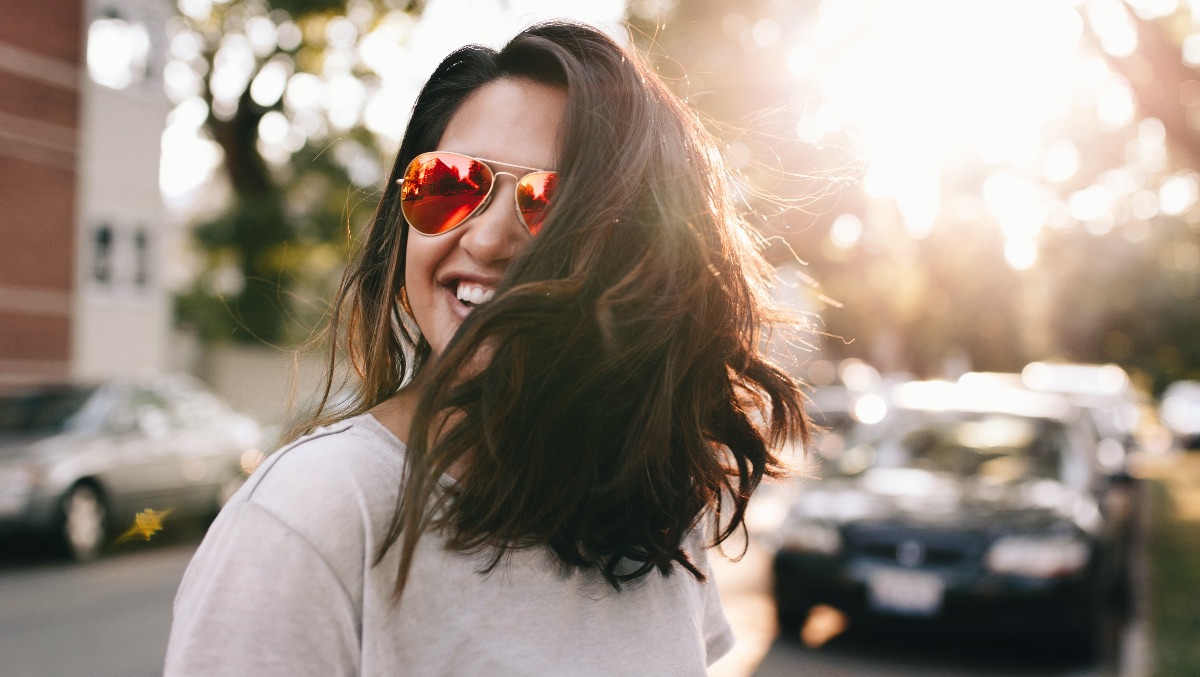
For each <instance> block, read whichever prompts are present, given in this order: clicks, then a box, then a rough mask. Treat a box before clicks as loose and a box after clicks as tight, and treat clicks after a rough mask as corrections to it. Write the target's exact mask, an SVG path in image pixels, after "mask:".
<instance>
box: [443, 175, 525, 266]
mask: <svg viewBox="0 0 1200 677" xmlns="http://www.w3.org/2000/svg"><path fill="white" fill-rule="evenodd" d="M514 191H516V179H514V178H513V177H511V176H507V175H503V176H500V177H497V179H496V185H495V186H493V187H492V194H491V196H490V197H489V198H488V203H487V204H486V205H484V206H483V209H481V210H480V211H478V212H476V213H475V215H474V216H472V217H471V218H470V219H469V220H468V221H467V222H466V223H464V224H463V227H464V228H466V232H464V233H463V235H462V238H461V239H460V240H459V246H460V247H462V248H463V249H464V250H465V251H466V252H467V253H468V254H470V255H471V257H472V258H474V259H475V260H476V261H478V262H479V263H481V264H496V263H503V264H506V263H507V262H508V261H509V260H511V259H513V258H514V257H516V255H517V254H518V253H520V251H521V249H523V248H524V247H525V245H526V244H528V243H529V240H530V238H531V236H530V234H529V231H528V230H526V228H525V226H524V224H522V223H521V220H520V218H519V217H518V216H517V208H516V201H515V198H514Z"/></svg>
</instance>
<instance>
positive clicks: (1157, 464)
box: [1123, 451, 1200, 677]
mask: <svg viewBox="0 0 1200 677" xmlns="http://www.w3.org/2000/svg"><path fill="white" fill-rule="evenodd" d="M1138 475H1139V476H1140V477H1142V478H1143V479H1144V481H1145V482H1146V484H1147V486H1146V492H1145V495H1146V499H1147V504H1146V508H1147V510H1146V511H1145V512H1146V513H1147V520H1148V521H1149V524H1148V528H1147V529H1146V530H1145V538H1146V560H1147V566H1146V567H1145V571H1146V579H1147V580H1146V583H1147V585H1146V588H1147V591H1148V594H1147V600H1146V604H1147V607H1148V609H1147V614H1146V616H1147V642H1146V644H1147V646H1148V650H1147V651H1146V652H1145V653H1146V656H1145V662H1144V665H1141V666H1136V667H1138V668H1140V670H1136V671H1131V672H1128V673H1123V674H1128V675H1130V676H1131V677H1141V676H1142V675H1155V676H1156V677H1186V676H1191V675H1197V674H1200V605H1197V603H1196V600H1200V453H1196V452H1194V451H1193V452H1185V451H1174V452H1171V453H1168V454H1163V455H1161V456H1155V457H1152V458H1148V459H1146V460H1145V462H1144V463H1142V464H1140V465H1139V467H1138Z"/></svg>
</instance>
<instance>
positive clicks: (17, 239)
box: [0, 0, 170, 385]
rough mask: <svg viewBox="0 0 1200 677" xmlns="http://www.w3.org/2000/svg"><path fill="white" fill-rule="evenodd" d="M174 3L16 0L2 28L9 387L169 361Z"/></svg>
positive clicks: (0, 376) (1, 281)
mask: <svg viewBox="0 0 1200 677" xmlns="http://www.w3.org/2000/svg"><path fill="white" fill-rule="evenodd" d="M169 11H170V5H169V4H168V3H163V2H153V1H147V2H136V1H130V0H102V1H96V0H14V1H13V2H10V3H6V7H5V13H4V20H3V21H0V385H2V384H5V383H28V382H47V381H62V380H67V379H72V378H74V379H95V378H103V377H107V376H112V375H119V374H125V373H131V372H136V371H156V370H161V369H162V368H164V366H165V365H166V364H167V363H168V355H167V349H168V341H169V327H170V300H169V295H168V293H167V291H166V289H165V287H164V285H163V281H162V275H161V269H160V263H159V262H160V261H161V260H162V256H161V253H160V252H161V248H162V243H161V240H162V237H163V233H164V232H165V224H164V220H165V219H164V210H163V206H162V199H161V196H160V192H159V182H158V167H159V158H160V154H161V151H160V147H161V139H162V130H163V125H164V121H165V118H166V113H167V110H168V105H169V104H168V101H167V98H166V96H165V94H164V92H163V86H162V79H161V78H162V62H163V58H162V55H163V54H164V53H165V44H164V43H165V25H166V20H167V18H168V12H169Z"/></svg>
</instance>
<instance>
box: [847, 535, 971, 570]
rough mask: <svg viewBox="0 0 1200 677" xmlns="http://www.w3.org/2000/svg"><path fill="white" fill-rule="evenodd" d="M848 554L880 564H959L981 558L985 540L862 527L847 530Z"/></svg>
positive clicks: (967, 536) (945, 565) (938, 565)
mask: <svg viewBox="0 0 1200 677" xmlns="http://www.w3.org/2000/svg"><path fill="white" fill-rule="evenodd" d="M845 537H846V550H847V554H848V555H850V556H851V557H858V558H862V559H866V560H870V561H874V562H877V563H879V564H900V565H903V566H934V567H948V566H959V565H961V564H964V563H968V562H970V561H974V560H978V559H979V557H980V556H981V555H982V552H983V549H984V547H985V545H986V544H985V542H984V541H983V540H982V539H980V538H978V537H976V536H975V535H972V534H968V533H961V532H959V533H955V532H950V533H944V532H941V533H939V532H928V531H912V530H907V529H886V528H866V529H863V528H860V529H853V528H852V529H850V530H848V532H847V533H846V534H845Z"/></svg>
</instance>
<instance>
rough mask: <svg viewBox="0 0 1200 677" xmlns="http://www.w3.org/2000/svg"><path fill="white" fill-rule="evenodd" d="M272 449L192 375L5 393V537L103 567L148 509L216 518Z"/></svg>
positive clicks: (0, 510)
mask: <svg viewBox="0 0 1200 677" xmlns="http://www.w3.org/2000/svg"><path fill="white" fill-rule="evenodd" d="M261 438H262V432H261V430H260V428H259V426H258V424H257V423H256V422H255V421H254V420H252V419H250V418H248V417H246V416H243V415H241V414H238V413H235V412H234V411H233V410H232V409H230V408H229V406H228V405H226V404H225V403H224V402H222V401H221V400H220V399H219V398H217V397H216V396H215V395H214V394H212V393H211V392H209V391H208V390H206V389H205V388H204V387H203V385H201V384H200V383H199V382H198V381H196V380H195V379H192V378H190V377H186V376H182V375H170V376H158V377H152V378H146V379H139V380H113V381H108V382H104V383H99V384H90V385H78V384H71V385H53V386H38V387H30V388H24V389H19V390H13V389H9V390H5V391H0V531H7V532H12V531H21V532H28V533H33V534H41V535H47V536H51V537H52V538H53V539H54V540H55V541H57V542H58V543H59V544H60V545H61V546H62V548H63V550H64V551H65V552H66V554H68V555H69V556H70V557H72V558H74V559H76V560H81V561H82V560H89V559H92V558H95V557H96V556H97V555H99V554H100V552H101V550H102V549H103V548H104V546H105V545H106V543H107V541H108V537H109V536H111V535H112V534H113V533H114V530H115V529H117V528H125V527H126V525H132V524H133V523H134V517H135V515H136V514H138V513H139V512H141V511H144V510H146V509H153V510H159V511H161V510H171V511H172V513H171V514H172V517H171V519H176V518H182V517H194V516H205V515H211V514H214V513H215V512H216V511H217V510H218V509H219V508H220V506H221V505H222V504H223V503H224V501H225V500H226V499H227V498H228V497H229V496H230V495H232V493H233V492H234V491H236V490H237V487H238V486H240V484H241V482H242V481H243V480H244V478H245V477H246V475H247V474H248V472H249V471H250V470H252V469H253V468H254V466H256V465H257V463H258V462H259V461H261V460H262V452H261V451H259V447H260V444H261Z"/></svg>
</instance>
